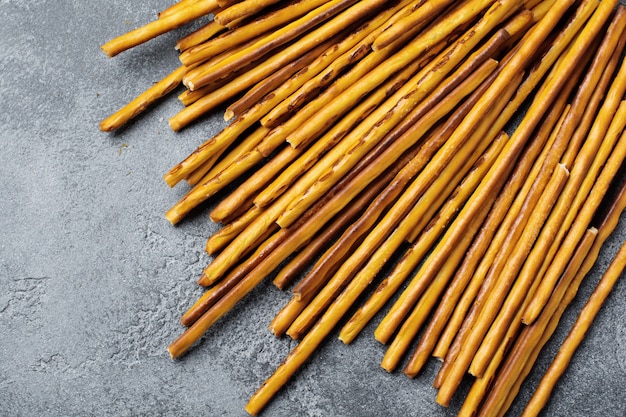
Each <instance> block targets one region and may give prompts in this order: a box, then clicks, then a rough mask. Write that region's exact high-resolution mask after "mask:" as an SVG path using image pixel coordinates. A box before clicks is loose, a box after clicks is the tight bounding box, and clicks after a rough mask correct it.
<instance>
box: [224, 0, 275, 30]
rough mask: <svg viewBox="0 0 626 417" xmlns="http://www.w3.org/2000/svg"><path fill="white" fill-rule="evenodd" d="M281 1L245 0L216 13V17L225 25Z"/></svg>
mask: <svg viewBox="0 0 626 417" xmlns="http://www.w3.org/2000/svg"><path fill="white" fill-rule="evenodd" d="M279 1H280V0H243V1H241V2H239V3H236V4H233V5H232V6H230V7H228V8H226V9H224V10H222V11H221V12H219V13H217V14H215V17H214V19H215V20H216V21H217V22H219V23H220V24H222V25H224V26H225V25H227V24H229V23H230V22H232V21H234V20H236V19H239V18H242V17H246V16H250V15H254V14H256V13H258V12H259V11H261V10H263V9H264V8H266V7H268V6H271V5H272V4H275V3H278V2H279Z"/></svg>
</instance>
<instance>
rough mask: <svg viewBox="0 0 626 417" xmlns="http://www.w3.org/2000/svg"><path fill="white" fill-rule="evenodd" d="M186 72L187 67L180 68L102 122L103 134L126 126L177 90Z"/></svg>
mask: <svg viewBox="0 0 626 417" xmlns="http://www.w3.org/2000/svg"><path fill="white" fill-rule="evenodd" d="M186 72H187V67H185V66H182V67H178V68H177V69H176V70H174V72H172V73H171V74H169V75H168V76H167V77H165V78H163V79H162V80H161V81H159V82H157V83H155V84H153V85H152V86H151V87H150V88H148V89H147V90H146V91H144V92H143V93H141V94H140V95H139V96H137V98H135V99H134V100H133V101H131V102H130V103H128V104H127V105H125V106H124V107H122V108H121V109H119V110H118V111H116V112H115V113H113V114H112V115H111V116H109V117H107V118H106V119H104V120H102V121H101V122H100V130H101V131H103V132H111V131H113V130H115V129H119V128H120V127H122V126H124V125H125V124H126V123H128V122H129V121H130V120H131V119H132V118H134V117H136V116H137V115H139V114H140V113H142V112H143V111H144V110H145V109H146V108H148V106H150V105H152V104H153V103H154V102H156V101H157V100H159V99H160V98H163V97H164V96H166V95H167V94H168V93H170V92H171V91H173V90H175V89H176V88H177V87H178V86H179V85H180V83H181V81H182V79H183V76H184V75H185V73H186Z"/></svg>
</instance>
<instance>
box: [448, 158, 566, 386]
mask: <svg viewBox="0 0 626 417" xmlns="http://www.w3.org/2000/svg"><path fill="white" fill-rule="evenodd" d="M568 176H569V171H568V170H567V168H565V166H563V165H557V167H556V168H555V169H554V171H553V174H552V176H551V178H550V182H549V183H548V184H547V185H546V188H545V189H544V191H543V192H542V193H541V196H540V197H539V199H538V201H537V202H536V203H535V204H533V205H526V204H525V206H524V207H523V209H522V211H521V212H520V218H521V217H522V216H525V215H526V214H525V212H526V211H528V210H531V211H532V216H530V218H529V219H528V222H527V223H526V224H525V226H524V228H523V231H522V233H521V235H520V237H519V239H518V241H517V244H516V245H515V246H514V248H513V250H512V251H511V253H510V255H509V256H508V259H509V261H508V262H507V267H506V269H503V270H502V271H501V272H500V273H498V278H497V279H496V282H495V284H494V287H493V289H492V290H491V291H490V293H489V295H488V297H487V299H486V301H485V303H484V304H483V306H482V308H481V309H480V313H479V314H478V316H477V319H476V321H475V323H474V326H473V327H472V330H471V331H470V332H469V334H468V335H467V336H466V337H465V339H464V343H463V344H464V349H463V350H462V351H461V353H460V355H459V356H458V357H457V359H456V361H457V362H458V363H463V361H467V360H468V359H469V360H471V364H470V366H469V372H470V373H471V374H472V375H475V376H479V377H480V376H482V374H483V372H484V370H485V368H486V367H487V366H488V364H489V362H490V360H491V359H492V357H493V354H494V351H495V350H496V349H497V348H498V347H499V345H500V342H501V340H502V338H503V337H504V333H505V332H506V330H507V328H510V327H511V324H510V322H511V320H512V317H511V316H514V315H515V313H516V311H517V308H518V307H519V306H520V305H521V303H522V302H523V299H524V295H525V294H526V293H527V292H528V291H529V287H530V286H531V285H532V284H533V282H534V281H527V282H523V283H519V284H517V285H514V284H515V278H516V277H517V272H519V269H520V268H521V267H522V265H523V263H524V261H525V260H526V256H527V254H528V252H529V251H530V248H531V247H532V245H533V244H534V242H535V240H536V238H537V236H538V235H539V231H540V230H541V228H542V227H543V225H544V222H545V219H546V218H547V217H548V216H549V214H550V211H551V210H552V207H553V206H554V203H555V201H556V200H557V198H558V195H559V193H560V192H561V190H562V189H563V186H564V185H565V182H566V181H567V178H568ZM533 197H534V196H533ZM527 201H528V200H527ZM511 287H513V289H511ZM509 290H510V291H511V292H510V294H509ZM507 294H508V296H507ZM502 315H504V318H501V316H502ZM497 316H498V317H497ZM497 318H501V320H502V321H504V323H501V322H498V321H495V320H497ZM494 321H495V322H494ZM481 343H482V344H481ZM472 357H473V359H472Z"/></svg>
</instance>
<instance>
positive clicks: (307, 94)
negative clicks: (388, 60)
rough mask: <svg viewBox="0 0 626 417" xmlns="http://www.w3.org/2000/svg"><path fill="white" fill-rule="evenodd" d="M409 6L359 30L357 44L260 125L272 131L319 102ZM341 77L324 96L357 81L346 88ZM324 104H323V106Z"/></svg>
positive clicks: (403, 3)
mask: <svg viewBox="0 0 626 417" xmlns="http://www.w3.org/2000/svg"><path fill="white" fill-rule="evenodd" d="M407 3H408V1H401V2H399V3H398V4H397V6H396V7H392V8H389V9H386V10H384V11H383V12H381V13H379V14H378V16H377V17H375V18H373V19H372V24H371V25H367V26H365V27H364V30H362V29H357V30H356V33H357V34H358V33H362V34H363V36H361V37H359V39H358V40H357V41H356V42H353V43H352V42H351V43H350V44H349V47H348V48H341V49H338V50H337V52H340V53H339V54H334V55H335V57H334V59H332V60H325V61H327V65H325V66H324V68H323V70H322V69H320V71H317V72H316V73H315V74H314V75H315V76H314V77H311V79H310V80H308V81H307V82H306V83H304V84H303V85H301V86H300V87H299V88H298V89H297V90H294V91H293V94H291V96H289V97H288V98H286V99H285V100H284V101H283V102H282V103H280V104H279V105H277V106H276V107H275V108H273V109H272V110H271V111H270V112H268V114H267V115H266V116H265V117H263V119H261V124H262V125H263V126H266V127H271V128H273V127H277V126H278V125H280V124H281V123H282V122H284V121H286V120H287V119H289V117H291V116H292V115H293V114H294V113H295V112H296V111H297V110H298V109H299V108H301V107H302V106H303V105H304V104H305V103H307V102H309V101H313V100H314V99H316V100H317V101H318V102H319V100H320V98H318V97H317V96H318V95H319V94H320V91H322V90H323V89H324V88H326V86H328V85H330V84H331V83H332V82H333V81H334V80H335V79H337V77H339V76H340V75H341V74H343V72H344V71H345V70H346V69H348V68H349V67H350V66H352V65H354V64H356V63H357V62H359V61H360V60H361V59H363V57H365V56H366V55H367V54H369V53H370V48H371V44H372V42H373V41H374V39H375V38H376V36H377V34H378V33H379V32H380V31H381V30H383V29H384V27H386V26H387V25H389V24H391V23H392V22H393V21H395V20H396V19H398V18H400V17H401V16H402V13H403V12H404V11H405V9H406V7H407V6H406V4H407ZM389 12H391V13H389ZM381 17H384V20H383V19H381ZM346 46H347V45H346ZM392 50H393V48H390V50H389V51H387V53H385V54H378V55H376V57H374V58H368V59H369V60H372V59H374V60H375V61H373V62H372V63H371V64H370V65H369V66H368V67H367V68H364V69H363V71H360V72H359V73H355V71H352V72H351V74H350V77H351V78H353V79H356V78H358V77H360V76H361V75H362V74H364V73H365V72H367V71H368V70H369V69H371V68H373V67H374V66H375V65H377V64H378V63H379V62H380V61H381V60H382V59H384V58H385V57H386V56H387V54H388V53H390V52H391V51H392ZM363 65H364V64H361V66H363ZM358 74H361V75H358ZM341 78H345V77H341ZM341 78H340V80H339V83H340V84H334V85H332V87H330V88H331V91H328V92H324V93H323V94H324V95H325V96H327V97H333V96H335V95H338V94H339V93H340V92H341V91H343V89H345V88H346V86H349V85H350V83H353V82H354V81H356V80H352V81H348V83H347V84H346V86H344V85H343V84H342V83H345V81H341ZM321 105H323V103H322V104H321ZM321 105H320V107H321ZM320 107H316V108H315V109H311V108H310V106H309V110H308V111H309V113H307V114H306V115H304V116H302V115H299V117H301V119H300V120H299V121H297V122H295V123H293V124H294V125H296V126H297V125H298V124H300V123H302V122H304V121H305V120H306V118H308V117H310V115H311V114H313V112H314V111H316V110H317V109H318V108H320Z"/></svg>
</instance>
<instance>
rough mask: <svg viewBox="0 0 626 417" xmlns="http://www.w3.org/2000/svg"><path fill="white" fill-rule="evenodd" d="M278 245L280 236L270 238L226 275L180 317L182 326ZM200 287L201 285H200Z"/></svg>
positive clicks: (207, 306)
mask: <svg viewBox="0 0 626 417" xmlns="http://www.w3.org/2000/svg"><path fill="white" fill-rule="evenodd" d="M279 243H280V235H279V234H274V235H272V236H270V237H269V238H268V239H267V240H265V242H263V244H262V245H260V246H259V248H258V249H257V250H256V251H255V252H254V254H252V255H251V256H250V257H249V258H248V259H247V260H246V261H245V262H243V263H241V264H239V265H238V266H237V267H236V268H235V269H233V270H232V271H231V272H229V273H228V275H227V276H226V277H225V278H224V279H223V280H221V281H220V282H219V283H217V284H216V285H215V286H214V287H211V288H210V289H208V290H207V291H205V293H204V294H203V295H202V296H201V297H200V298H199V299H198V300H197V301H196V302H195V303H194V305H193V306H191V307H190V308H189V309H188V310H187V312H185V314H183V316H182V317H181V320H180V321H181V323H182V324H183V325H184V326H191V325H192V324H193V323H195V322H196V320H198V318H200V317H201V316H202V315H203V314H204V313H205V312H206V311H207V310H208V309H209V308H211V307H212V306H213V305H215V303H217V301H218V300H219V299H220V298H222V297H224V296H225V295H226V294H228V293H229V292H230V291H231V290H232V288H233V287H234V286H235V285H236V284H237V283H238V282H239V281H241V279H242V278H243V277H244V276H246V275H247V274H248V273H249V272H250V271H251V270H252V269H253V268H254V267H255V266H257V265H258V264H259V262H261V259H262V258H263V256H266V255H267V254H268V253H270V252H271V251H272V250H274V248H275V247H276V246H277V245H278V244H279ZM201 285H202V283H201Z"/></svg>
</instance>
